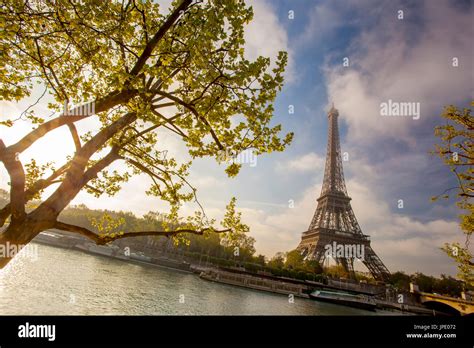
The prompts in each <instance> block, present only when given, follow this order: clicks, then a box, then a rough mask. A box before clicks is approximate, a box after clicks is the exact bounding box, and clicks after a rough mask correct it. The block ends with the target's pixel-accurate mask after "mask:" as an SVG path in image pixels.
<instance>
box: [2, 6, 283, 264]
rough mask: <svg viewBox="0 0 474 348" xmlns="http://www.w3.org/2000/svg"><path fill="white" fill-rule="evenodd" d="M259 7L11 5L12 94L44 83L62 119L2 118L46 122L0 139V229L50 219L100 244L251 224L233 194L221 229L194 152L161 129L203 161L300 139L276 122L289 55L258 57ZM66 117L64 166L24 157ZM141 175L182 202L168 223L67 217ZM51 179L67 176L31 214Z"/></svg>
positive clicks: (22, 237)
mask: <svg viewBox="0 0 474 348" xmlns="http://www.w3.org/2000/svg"><path fill="white" fill-rule="evenodd" d="M252 16H253V12H252V8H251V7H249V6H247V5H246V4H245V3H244V1H242V0H240V1H238V0H219V1H205V2H203V1H197V2H196V1H193V0H181V1H174V2H173V4H172V8H171V10H170V12H169V13H166V11H164V10H163V9H162V8H161V6H160V5H159V4H158V3H155V2H153V1H151V0H146V1H136V0H124V1H99V2H97V1H80V2H76V1H53V0H45V1H23V0H5V1H3V2H2V6H1V7H0V31H1V33H2V34H1V36H0V52H1V54H2V57H1V59H0V96H1V98H2V99H3V100H6V101H13V102H15V101H20V100H21V99H23V98H25V97H28V96H30V95H31V94H32V91H33V89H34V88H44V90H45V92H44V93H43V95H42V96H44V95H47V96H48V95H49V96H51V98H52V100H53V101H52V102H50V103H48V108H49V109H50V110H51V112H52V114H51V115H43V114H36V111H35V110H34V108H28V109H27V110H25V111H24V112H23V113H22V117H21V118H17V117H16V116H15V115H10V116H8V117H7V119H6V120H2V125H3V126H5V127H10V126H12V125H14V124H15V122H20V121H21V120H22V119H25V118H26V119H28V120H29V121H30V122H32V123H33V124H35V125H36V126H35V128H34V129H33V130H32V131H31V132H30V133H28V134H26V135H25V136H24V137H23V138H21V139H20V140H19V141H18V142H17V143H15V144H11V145H9V146H6V145H5V144H4V142H3V141H2V140H1V139H0V161H1V162H2V163H3V164H4V166H5V168H6V170H7V172H8V174H9V176H10V187H11V189H10V202H9V203H8V204H7V205H6V206H4V207H3V208H2V209H1V210H0V226H4V225H5V224H7V227H6V229H5V231H4V232H3V233H2V234H1V235H0V242H6V241H10V242H14V243H18V244H26V243H28V242H29V241H30V240H31V239H32V238H34V236H35V235H37V234H38V233H39V232H41V231H42V230H45V229H48V228H57V229H62V230H66V231H69V232H74V233H79V234H82V235H84V236H87V237H88V238H91V239H93V240H95V241H96V242H97V243H99V244H103V243H107V242H110V241H112V240H114V239H117V238H125V237H131V236H137V235H152V234H153V233H154V234H163V235H167V236H175V235H176V234H178V233H182V232H188V233H196V234H205V233H208V232H219V231H221V232H223V233H230V232H231V231H238V232H242V233H243V232H245V231H246V230H248V228H247V227H245V226H244V225H243V224H242V223H241V222H240V218H239V217H238V214H237V213H236V210H235V201H232V202H231V203H230V204H229V205H228V210H227V214H226V216H225V218H224V221H223V223H222V224H223V228H224V229H223V230H218V229H217V228H216V227H215V226H214V223H215V221H212V220H210V219H208V218H207V216H206V214H205V212H204V210H203V209H201V206H200V204H199V202H198V200H197V189H196V188H195V187H194V186H193V185H192V184H191V183H190V181H189V180H188V170H189V168H190V165H191V162H188V163H179V162H178V160H177V159H176V158H173V157H169V156H166V151H167V149H166V148H165V147H164V146H163V144H162V143H161V142H160V139H159V136H158V131H161V130H166V131H169V132H171V133H172V134H174V135H175V136H177V137H179V139H181V141H182V142H183V143H184V144H185V145H186V147H187V149H188V152H189V154H190V156H191V158H193V159H195V158H201V157H212V158H215V159H216V160H217V161H218V162H219V161H222V152H226V153H240V152H241V151H244V150H252V151H253V152H254V153H255V154H256V155H259V154H263V153H268V152H272V151H282V150H284V148H285V147H286V146H287V145H288V144H289V143H290V141H291V139H292V134H291V133H290V134H287V135H285V136H280V132H281V126H280V125H271V119H272V116H273V112H274V110H273V102H274V100H275V98H276V95H277V93H278V91H279V90H281V88H282V86H283V72H284V68H285V65H286V63H287V54H286V52H280V53H279V54H278V57H276V59H275V60H274V61H273V62H271V60H270V58H268V57H258V58H257V59H256V60H254V61H250V60H249V59H247V58H246V55H245V46H244V45H245V40H244V28H245V25H246V24H247V23H249V22H250V21H251V20H252ZM37 103H41V98H40V100H38V102H37ZM35 104H36V103H35ZM70 105H76V106H74V107H72V108H69V106H70ZM65 106H66V107H65ZM88 118H93V119H95V120H98V121H100V123H101V127H100V130H98V131H92V130H91V131H89V132H86V133H84V134H79V132H78V130H77V127H76V126H75V124H76V123H78V122H81V121H82V120H86V119H88ZM59 127H68V128H69V130H70V133H71V140H70V141H71V143H73V144H74V145H75V153H73V154H71V156H70V157H68V158H65V159H64V161H63V162H62V163H59V164H58V163H48V164H47V165H46V166H44V165H43V166H40V165H38V164H37V163H35V162H34V161H32V162H30V163H28V164H23V163H22V161H21V156H22V154H23V153H24V152H25V151H26V150H27V149H29V148H30V147H34V146H35V145H37V141H38V140H39V139H41V138H42V137H44V136H45V135H47V134H49V133H50V132H52V131H54V130H55V129H57V128H59ZM4 131H5V130H4ZM51 146H54V145H51ZM114 162H121V163H123V164H125V166H124V170H122V171H121V172H120V171H110V170H108V167H109V166H110V165H111V164H112V163H114ZM239 168H240V166H239V165H238V164H235V163H233V164H230V165H229V166H228V167H227V168H226V172H227V174H228V175H229V176H235V175H237V173H238V171H239ZM139 174H146V175H147V176H149V178H150V182H151V184H150V187H149V189H148V190H147V192H146V193H147V194H150V195H154V196H157V197H159V198H160V199H162V200H164V201H166V202H168V203H169V205H170V211H169V213H168V214H167V215H166V220H165V223H164V226H163V227H164V230H162V231H144V232H143V233H142V234H139V233H136V234H131V233H128V232H124V233H123V234H120V233H117V234H115V235H114V236H113V237H111V235H110V234H107V236H105V237H103V236H98V235H97V234H96V233H94V232H93V231H91V230H88V229H85V228H84V227H80V226H75V225H71V224H67V223H64V222H61V221H59V220H58V216H59V215H60V213H61V212H62V211H63V210H64V209H65V208H66V207H67V206H68V204H69V203H70V202H71V200H72V199H74V197H76V195H77V194H78V193H79V192H80V191H81V190H86V191H87V192H89V193H91V194H94V195H95V196H97V197H101V196H102V195H103V194H107V195H114V194H116V193H117V192H118V191H119V190H120V189H121V186H122V184H123V183H125V182H127V181H128V180H129V178H130V177H131V176H133V175H139ZM53 184H59V185H58V187H57V188H56V190H55V191H54V192H53V193H52V194H51V195H50V196H49V197H47V198H46V199H45V200H44V201H43V202H41V203H40V204H39V206H38V207H36V208H35V209H34V210H33V211H31V212H30V211H28V212H27V211H26V209H25V207H26V204H27V203H28V201H30V200H32V199H34V198H37V197H39V196H40V195H41V194H42V193H43V192H44V190H45V189H46V188H48V187H50V186H51V185H53ZM189 201H194V202H197V203H198V205H199V207H200V208H199V209H198V210H197V211H196V213H195V214H194V216H191V217H189V218H188V219H187V220H183V219H181V218H180V217H179V216H178V210H179V206H180V204H181V203H182V202H189ZM177 226H184V227H180V228H179V230H176V229H175V228H176V227H177ZM6 262H8V260H3V261H2V262H0V267H1V266H3V265H4V264H6Z"/></svg>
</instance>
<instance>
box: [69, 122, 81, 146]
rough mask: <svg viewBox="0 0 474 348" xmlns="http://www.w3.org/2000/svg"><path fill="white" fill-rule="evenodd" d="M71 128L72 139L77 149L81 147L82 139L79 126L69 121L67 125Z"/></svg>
mask: <svg viewBox="0 0 474 348" xmlns="http://www.w3.org/2000/svg"><path fill="white" fill-rule="evenodd" d="M67 126H68V127H69V130H70V131H71V136H72V140H73V141H74V146H75V147H76V151H79V150H80V149H81V139H80V138H79V134H78V133H77V128H76V126H75V125H74V123H69V124H68V125H67Z"/></svg>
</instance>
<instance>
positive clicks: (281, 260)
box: [268, 252, 285, 269]
mask: <svg viewBox="0 0 474 348" xmlns="http://www.w3.org/2000/svg"><path fill="white" fill-rule="evenodd" d="M284 266H285V254H284V253H282V252H278V253H276V254H275V256H273V257H272V259H271V260H270V261H268V267H270V268H276V269H282V268H283V267H284Z"/></svg>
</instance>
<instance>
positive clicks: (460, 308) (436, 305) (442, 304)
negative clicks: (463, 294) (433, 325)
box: [413, 291, 474, 315]
mask: <svg viewBox="0 0 474 348" xmlns="http://www.w3.org/2000/svg"><path fill="white" fill-rule="evenodd" d="M413 293H415V294H417V295H418V296H419V299H420V302H421V303H422V304H424V305H425V306H426V307H429V308H433V309H438V310H440V311H444V312H448V313H453V314H460V315H469V314H471V315H472V314H473V313H474V302H473V301H468V300H464V299H462V298H455V297H450V296H444V295H438V294H431V293H427V292H422V291H413ZM456 312H457V313H456Z"/></svg>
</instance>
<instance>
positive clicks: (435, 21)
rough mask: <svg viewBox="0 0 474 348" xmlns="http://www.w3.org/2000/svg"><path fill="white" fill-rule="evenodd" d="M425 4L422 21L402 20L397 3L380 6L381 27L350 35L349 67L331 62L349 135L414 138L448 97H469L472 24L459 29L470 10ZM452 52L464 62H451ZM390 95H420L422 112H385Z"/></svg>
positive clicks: (332, 88)
mask: <svg viewBox="0 0 474 348" xmlns="http://www.w3.org/2000/svg"><path fill="white" fill-rule="evenodd" d="M419 5H420V8H418V9H416V11H419V12H421V13H423V21H420V22H419V23H418V22H417V21H413V20H412V21H410V18H409V17H407V19H405V20H398V19H396V17H395V16H394V15H393V13H394V7H393V6H388V7H384V8H383V9H382V8H379V10H378V12H379V13H380V16H379V21H378V22H377V23H376V24H375V27H374V26H368V27H366V28H365V29H363V30H362V31H361V32H360V34H359V35H358V36H356V37H355V38H354V39H353V40H352V42H351V45H350V47H351V48H350V49H349V52H348V53H347V55H348V57H349V59H350V66H349V67H348V68H345V67H342V65H339V66H331V67H328V68H327V70H326V78H327V90H328V94H329V99H330V100H332V101H334V103H335V104H336V107H337V108H338V109H339V111H340V113H341V114H342V115H344V119H345V121H346V122H347V124H348V126H349V132H348V134H349V137H350V139H351V140H354V141H357V142H371V141H372V140H374V139H381V138H397V139H401V140H403V141H405V142H407V143H410V144H411V145H414V144H416V135H415V132H417V130H418V129H419V128H421V127H423V126H426V123H425V122H426V120H427V119H433V118H437V117H439V114H440V113H441V109H442V107H443V106H444V105H445V104H457V103H464V102H466V100H469V98H470V97H471V94H472V81H473V66H472V42H471V40H472V37H471V36H472V31H469V30H459V28H472V23H471V21H472V13H470V12H469V11H462V10H460V9H459V8H455V7H454V6H453V5H452V3H449V2H446V1H438V2H430V1H424V2H421V3H420V4H419ZM380 6H381V5H380ZM394 6H395V7H396V6H397V5H394ZM412 11H415V10H414V9H413V10H412ZM447 19H449V20H447ZM414 33H415V34H414ZM453 57H457V58H458V59H459V62H460V65H459V67H453V65H452V59H453ZM388 99H392V100H394V101H404V102H419V103H420V104H421V119H420V120H413V119H412V118H400V117H398V118H389V117H382V116H380V103H382V102H386V101H387V100H388Z"/></svg>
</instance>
